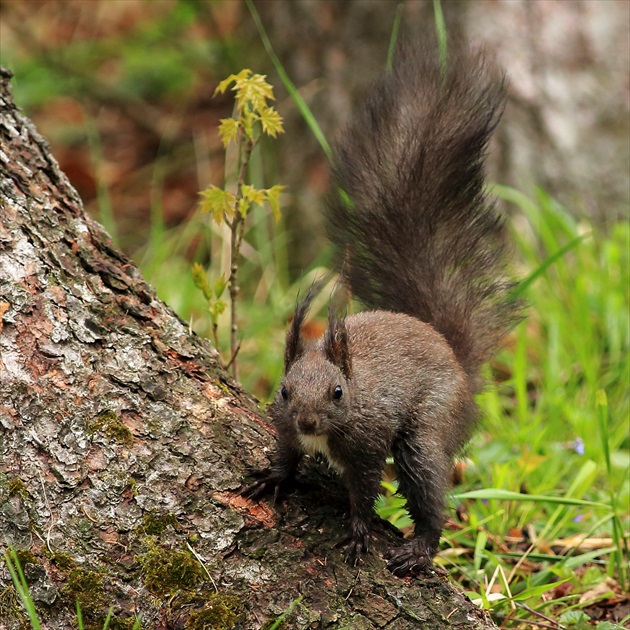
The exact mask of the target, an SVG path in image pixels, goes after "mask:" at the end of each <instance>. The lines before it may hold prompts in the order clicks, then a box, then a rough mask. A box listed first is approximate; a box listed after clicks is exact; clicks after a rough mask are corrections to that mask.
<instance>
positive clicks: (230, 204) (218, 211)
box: [199, 186, 236, 224]
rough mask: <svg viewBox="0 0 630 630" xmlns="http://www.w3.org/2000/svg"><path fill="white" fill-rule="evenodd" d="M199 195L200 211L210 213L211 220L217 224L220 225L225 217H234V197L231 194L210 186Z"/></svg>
mask: <svg viewBox="0 0 630 630" xmlns="http://www.w3.org/2000/svg"><path fill="white" fill-rule="evenodd" d="M199 194H200V195H201V198H202V199H201V203H200V204H199V207H200V209H201V211H202V212H210V213H212V218H213V219H214V220H215V221H216V222H217V223H219V224H220V223H221V222H222V221H224V220H225V219H226V217H231V216H233V215H234V206H235V205H236V197H235V196H234V195H233V194H232V193H231V192H228V191H227V190H222V189H221V188H219V187H217V186H210V188H206V190H202V191H201V193H199Z"/></svg>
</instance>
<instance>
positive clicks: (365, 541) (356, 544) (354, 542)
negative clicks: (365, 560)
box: [335, 518, 370, 567]
mask: <svg viewBox="0 0 630 630" xmlns="http://www.w3.org/2000/svg"><path fill="white" fill-rule="evenodd" d="M369 542H370V533H369V528H368V526H367V524H366V523H364V522H363V520H361V519H359V518H353V519H351V520H350V531H349V532H348V534H347V535H346V536H344V537H343V538H342V539H341V540H340V541H339V542H338V543H337V544H336V545H335V547H344V546H345V547H346V551H345V553H344V556H343V559H344V561H345V562H347V563H348V564H351V565H352V566H353V567H356V566H357V565H358V564H359V561H360V560H361V557H362V556H363V555H364V554H366V553H367V552H368V550H369V548H370V544H369Z"/></svg>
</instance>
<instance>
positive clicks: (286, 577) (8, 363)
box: [0, 68, 494, 630]
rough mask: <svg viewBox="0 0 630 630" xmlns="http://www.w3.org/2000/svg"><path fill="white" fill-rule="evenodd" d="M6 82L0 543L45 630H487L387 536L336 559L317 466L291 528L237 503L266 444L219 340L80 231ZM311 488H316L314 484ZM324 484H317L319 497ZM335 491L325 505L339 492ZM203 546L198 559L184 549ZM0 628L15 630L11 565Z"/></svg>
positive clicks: (0, 267)
mask: <svg viewBox="0 0 630 630" xmlns="http://www.w3.org/2000/svg"><path fill="white" fill-rule="evenodd" d="M9 77H10V73H8V72H7V71H5V70H2V69H1V68H0V82H1V85H0V315H1V319H0V543H1V547H2V548H3V549H5V548H6V546H12V547H14V548H15V549H17V550H18V553H19V557H20V559H21V563H22V566H23V568H24V570H25V573H26V577H27V579H28V582H29V585H30V592H31V595H32V597H33V599H34V601H35V603H36V605H37V607H38V610H39V611H40V614H41V617H42V620H43V621H44V622H45V624H46V625H45V627H48V628H50V629H53V628H54V629H64V630H65V629H69V628H77V627H78V625H77V622H76V617H75V613H74V607H75V601H76V600H77V599H78V600H79V601H80V602H81V605H82V608H83V614H84V619H85V620H86V627H87V628H96V627H102V624H103V620H104V618H105V616H106V614H107V610H108V608H109V607H110V606H113V609H114V620H113V621H112V622H111V624H110V627H111V628H112V629H115V628H131V625H132V623H133V619H134V617H135V616H136V615H140V616H141V617H142V620H143V623H142V627H143V628H156V629H158V628H160V629H171V628H173V629H174V628H184V627H186V628H210V627H212V628H232V627H238V628H246V629H250V628H252V629H253V628H261V627H262V626H263V625H264V624H265V623H267V622H269V621H270V620H273V619H277V618H278V617H279V616H280V615H282V614H284V613H285V612H286V613H287V616H286V626H285V627H290V628H323V627H327V628H337V627H348V628H350V627H351V628H377V627H384V626H387V627H388V628H391V629H396V630H403V629H407V628H408V629H411V628H418V627H424V626H425V625H426V627H431V628H460V629H462V630H464V629H466V630H468V629H471V628H491V627H494V625H493V624H492V622H491V621H490V620H489V619H488V617H487V615H485V614H484V613H483V612H481V611H480V610H478V609H477V608H476V607H475V606H473V605H472V604H471V603H470V601H469V600H467V599H466V598H465V597H464V596H463V594H461V593H460V592H459V591H457V590H456V589H455V588H454V587H452V586H451V585H450V584H449V583H448V582H447V581H446V580H445V579H443V578H440V577H437V576H433V577H425V578H419V579H408V580H400V579H397V578H395V577H393V576H392V575H391V574H389V573H388V572H387V571H386V570H385V568H384V561H383V560H382V557H381V554H382V551H383V550H384V549H385V548H386V547H387V546H388V545H390V544H391V543H392V540H391V538H392V535H391V533H385V532H382V533H377V534H376V535H375V536H374V539H373V544H372V551H371V553H370V554H369V556H368V557H367V559H366V561H365V564H364V565H362V567H361V568H360V569H359V570H356V569H352V568H351V567H349V566H347V565H345V564H343V563H342V562H341V557H342V551H341V550H338V549H335V548H334V543H335V542H336V541H337V540H339V538H340V537H341V536H342V534H343V519H341V518H340V517H341V512H342V510H343V505H344V501H343V498H340V497H343V495H344V493H343V491H340V489H339V486H338V484H337V483H336V482H335V481H334V480H333V479H332V478H328V477H327V473H326V472H325V471H323V470H322V468H321V467H318V466H317V465H315V464H312V463H311V464H310V468H309V470H308V475H304V476H303V477H300V482H301V484H302V485H303V486H304V487H303V488H302V490H301V491H300V492H298V493H295V494H294V495H293V496H291V498H290V500H289V501H287V503H286V507H285V510H284V514H282V515H280V513H279V512H277V511H275V510H274V509H272V508H271V507H270V505H269V503H268V502H266V501H263V502H261V503H253V502H250V501H247V500H244V499H243V498H242V497H241V496H240V495H239V489H240V487H241V485H242V483H243V479H244V475H245V473H246V469H247V467H248V466H256V467H259V466H262V465H264V464H265V463H266V462H267V456H266V454H265V453H266V452H267V451H268V450H269V449H270V448H272V445H273V437H272V433H271V431H270V426H269V424H268V422H267V421H266V420H265V419H264V418H263V417H261V416H260V415H259V414H258V412H257V410H256V407H255V404H254V402H253V401H252V400H251V399H249V398H248V397H247V396H246V395H244V394H243V392H242V391H241V390H240V388H238V387H237V386H236V385H235V384H233V383H232V382H230V380H229V378H228V377H227V375H225V374H224V373H223V372H222V371H221V370H220V369H219V368H218V367H217V361H216V353H215V352H214V350H213V349H212V348H211V347H210V346H209V344H208V343H207V342H206V341H204V340H203V339H200V338H199V337H196V336H195V335H191V334H190V333H189V331H188V329H187V326H186V324H185V323H184V322H182V321H181V320H180V319H178V318H177V317H176V315H175V314H174V313H173V312H172V311H171V310H170V309H169V308H168V307H167V306H166V305H164V304H163V303H162V302H160V301H159V300H158V299H157V298H156V296H155V293H154V291H153V289H152V288H151V287H150V286H148V285H147V284H146V282H145V281H144V280H143V278H142V277H141V275H140V273H139V272H138V270H137V269H136V267H135V266H134V265H133V264H131V263H130V262H129V261H128V260H127V259H126V258H125V257H124V256H123V255H122V254H121V253H120V252H118V251H117V250H116V249H114V248H113V247H112V246H111V240H110V238H109V237H108V235H107V234H106V233H105V232H104V230H103V229H102V228H101V227H100V226H99V225H98V224H96V223H95V222H94V221H92V220H91V219H90V218H88V217H87V216H86V215H85V213H84V211H83V208H82V204H81V201H80V199H79V197H78V196H77V194H76V192H75V191H74V189H73V188H72V187H71V186H70V184H69V182H68V180H67V178H66V177H65V175H64V174H63V173H62V172H61V171H60V170H59V167H58V165H57V162H56V161H55V160H54V158H53V157H52V156H51V155H50V153H49V149H48V145H47V143H46V142H45V141H44V140H43V139H42V137H41V136H40V135H39V134H38V133H37V131H36V130H35V128H34V126H33V125H32V123H31V122H30V121H29V120H28V119H27V118H25V117H24V116H23V115H22V114H21V113H20V112H19V111H17V110H16V109H15V106H14V105H13V102H12V98H11V95H10V92H9ZM314 481H315V483H313V482H314ZM318 482H321V484H320V483H318ZM331 488H332V491H331ZM193 550H194V551H193ZM0 619H1V620H2V622H1V623H0V627H2V628H8V629H11V630H13V629H15V628H18V627H20V628H21V627H24V626H25V624H26V623H27V622H26V617H25V614H24V611H23V610H22V608H21V606H20V604H19V602H18V601H17V598H16V595H15V592H14V590H13V586H12V585H11V579H10V577H9V572H8V570H7V568H6V566H4V563H0Z"/></svg>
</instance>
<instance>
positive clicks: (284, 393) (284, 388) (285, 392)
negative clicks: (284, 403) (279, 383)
mask: <svg viewBox="0 0 630 630" xmlns="http://www.w3.org/2000/svg"><path fill="white" fill-rule="evenodd" d="M280 394H281V396H282V398H284V399H285V400H286V399H287V398H288V397H289V392H287V388H286V387H283V388H282V389H281V390H280Z"/></svg>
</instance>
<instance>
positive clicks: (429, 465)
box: [385, 435, 449, 577]
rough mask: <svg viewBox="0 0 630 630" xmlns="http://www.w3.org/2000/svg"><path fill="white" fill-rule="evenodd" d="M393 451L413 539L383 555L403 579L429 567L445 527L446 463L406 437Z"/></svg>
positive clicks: (395, 572) (436, 452) (392, 569)
mask: <svg viewBox="0 0 630 630" xmlns="http://www.w3.org/2000/svg"><path fill="white" fill-rule="evenodd" d="M393 450H394V462H395V464H396V470H397V472H398V490H399V492H400V493H401V494H403V495H404V496H405V498H406V499H407V509H408V511H409V514H410V516H411V518H412V520H413V522H414V523H415V533H414V537H413V539H412V540H409V541H407V542H405V543H403V544H402V545H401V546H400V547H397V548H395V549H392V550H390V551H389V552H388V553H387V554H386V555H385V558H386V559H387V560H388V562H387V568H388V569H389V570H390V571H391V572H392V573H393V574H394V575H396V576H399V577H402V576H404V575H407V574H408V573H419V572H421V571H423V570H425V569H427V568H430V567H431V566H432V559H433V556H434V555H435V554H436V552H437V548H438V543H439V540H440V534H441V532H442V525H443V524H444V495H445V492H446V486H447V483H448V470H449V463H448V457H446V456H445V455H444V454H442V453H440V452H439V449H435V448H427V447H426V446H425V447H423V446H422V444H421V443H420V442H419V441H417V440H414V439H413V437H412V436H409V435H406V436H405V438H404V439H401V440H399V441H397V443H395V444H394V449H393Z"/></svg>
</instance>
